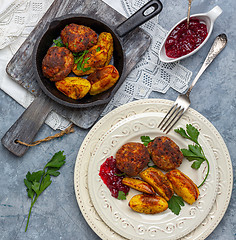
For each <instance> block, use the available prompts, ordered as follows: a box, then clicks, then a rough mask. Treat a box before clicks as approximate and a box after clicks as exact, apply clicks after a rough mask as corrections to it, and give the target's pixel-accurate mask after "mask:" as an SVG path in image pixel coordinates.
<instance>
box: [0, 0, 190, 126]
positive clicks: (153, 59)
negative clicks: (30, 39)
mask: <svg viewBox="0 0 236 240" xmlns="http://www.w3.org/2000/svg"><path fill="white" fill-rule="evenodd" d="M147 1H148V0H118V1H114V0H104V2H106V3H108V4H109V5H110V6H112V7H113V8H115V9H116V10H117V11H119V12H120V13H121V14H123V15H126V17H128V16H130V15H131V14H133V13H134V12H135V11H137V10H138V9H139V8H140V7H141V6H143V5H144V4H145V3H146V2H147ZM52 2H53V0H47V1H46V0H15V1H13V0H12V1H10V0H3V6H7V8H6V9H5V10H4V11H2V10H0V49H2V50H0V63H1V64H0V65H1V66H0V74H1V76H4V78H2V79H0V88H1V89H2V90H3V91H5V92H6V93H7V94H9V95H10V96H11V97H13V98H14V99H15V100H16V101H17V102H19V103H20V104H21V105H23V106H24V107H25V108H26V107H28V106H29V104H30V103H31V102H32V101H33V99H34V97H33V96H32V95H31V94H30V93H29V92H28V91H27V90H25V89H24V88H23V87H22V86H20V85H19V84H17V83H15V82H14V81H13V80H11V79H10V78H9V77H8V76H7V75H6V73H5V68H6V65H7V63H8V62H9V60H10V59H11V57H12V56H13V54H14V53H15V52H16V51H17V50H18V48H19V47H20V46H21V44H22V43H23V41H24V40H25V39H26V38H27V36H28V35H29V33H30V32H31V31H32V30H33V28H34V27H35V25H36V24H37V22H38V21H39V20H40V18H41V17H42V16H43V14H44V13H45V12H46V11H47V9H48V8H49V6H50V5H51V4H52ZM4 3H5V4H4ZM1 4H2V3H1ZM143 29H144V30H146V31H147V32H148V33H149V34H150V35H151V37H152V43H151V46H150V47H149V49H148V51H147V52H146V54H145V55H144V56H143V57H142V59H140V62H139V63H138V64H137V65H136V67H135V68H134V69H133V70H132V72H131V73H130V74H129V76H128V77H127V79H126V80H125V82H124V84H123V85H122V86H121V87H120V89H119V90H118V92H117V93H116V95H115V96H114V98H113V99H112V100H111V102H110V103H109V104H108V105H107V107H106V109H105V110H104V112H103V114H102V115H105V114H107V113H108V112H109V111H111V110H112V109H114V108H115V107H118V106H120V105H122V104H125V103H127V102H131V101H133V100H135V99H144V98H148V96H149V95H150V93H151V92H152V91H157V92H161V93H165V92H166V91H167V90H168V89H169V88H170V87H171V88H173V89H175V90H176V91H178V92H183V91H185V90H186V88H187V86H188V82H189V80H190V77H191V72H190V71H189V70H187V69H186V68H185V67H183V66H182V65H180V64H179V63H171V64H166V63H162V62H160V60H159V58H158V49H159V47H160V44H161V42H162V40H163V39H164V37H165V35H166V30H165V29H163V28H162V27H161V26H160V25H159V24H158V17H155V18H153V19H152V20H150V21H148V22H147V23H145V24H144V25H143ZM7 48H9V49H10V50H11V51H10V50H7ZM7 51H8V52H7ZM6 52H7V54H6ZM9 52H11V53H9ZM3 54H6V55H3ZM16 93H17V94H16ZM46 123H47V124H48V125H49V126H50V127H52V128H53V129H65V128H66V127H67V126H68V125H69V124H70V122H69V121H67V120H66V119H64V118H62V117H61V116H59V115H58V114H56V113H55V112H52V113H51V114H50V115H49V116H48V118H47V119H46Z"/></svg>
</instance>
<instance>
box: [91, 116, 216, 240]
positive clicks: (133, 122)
mask: <svg viewBox="0 0 236 240" xmlns="http://www.w3.org/2000/svg"><path fill="white" fill-rule="evenodd" d="M160 115H163V113H160V112H144V113H138V114H136V115H133V116H130V117H128V118H125V119H123V120H121V121H119V122H118V123H116V124H115V125H114V126H113V127H111V128H110V129H109V130H108V131H106V133H104V135H103V136H102V137H101V138H100V139H99V140H98V143H97V144H96V147H95V148H94V152H93V154H92V155H91V159H90V161H89V166H88V175H89V176H88V189H89V195H90V198H91V200H92V203H93V205H94V207H95V209H96V211H97V213H98V214H99V216H100V217H101V219H102V220H103V221H104V223H106V224H107V225H108V226H109V227H110V228H111V229H113V230H114V231H115V232H117V233H118V234H119V233H120V234H121V233H122V232H123V233H122V234H121V235H122V236H124V237H126V238H128V239H133V238H137V239H143V238H144V235H143V234H144V233H143V231H142V236H141V235H135V233H134V234H131V233H126V232H128V228H125V229H122V228H121V227H120V226H118V225H117V224H113V223H111V224H110V222H111V221H110V220H112V219H110V220H109V218H112V216H110V217H108V215H107V214H104V213H103V209H102V207H101V206H99V205H100V203H101V202H99V199H100V198H99V197H98V196H97V194H96V193H95V192H94V190H96V189H98V188H100V187H101V186H104V184H103V182H102V181H101V182H99V183H98V181H97V180H98V179H99V177H98V172H97V171H98V170H97V167H98V165H99V164H98V163H97V161H96V162H95V161H94V160H96V159H98V158H99V159H100V157H98V156H97V154H98V153H100V154H101V150H100V148H101V147H102V146H104V144H105V146H106V147H105V149H106V150H108V149H110V147H112V146H113V145H114V144H115V143H114V142H113V141H112V142H111V143H110V144H111V145H112V146H111V145H107V144H108V142H110V141H109V139H110V140H112V139H113V138H112V136H110V135H111V134H115V133H116V134H118V137H119V138H120V137H121V134H122V133H121V132H120V130H121V129H122V128H124V129H125V130H126V128H128V129H132V130H133V131H132V133H130V134H131V135H130V134H129V135H126V134H124V135H123V137H124V138H127V137H128V136H131V137H133V134H135V135H140V133H138V132H137V128H138V125H139V123H138V122H137V121H138V120H140V119H149V120H150V123H151V125H149V124H147V123H148V120H147V122H146V124H141V123H140V124H141V125H142V126H143V127H144V128H148V129H147V131H146V130H145V132H148V131H151V132H153V133H154V132H155V131H158V130H157V127H156V126H157V125H158V122H159V121H161V119H160V118H162V116H161V117H160ZM156 118H158V120H157V119H156ZM154 119H155V120H154ZM159 119H160V120H159ZM143 121H145V120H143ZM154 121H155V127H154V126H153V124H154ZM182 121H184V125H185V123H186V120H185V119H183V120H182ZM127 124H128V125H127ZM182 124H183V123H182ZM147 125H149V127H148V126H147ZM132 127H134V128H135V129H133V128H132ZM117 130H118V132H119V133H117ZM139 130H140V129H139ZM142 131H143V130H142ZM159 132H160V130H159ZM116 134H115V136H116ZM159 134H160V133H158V135H157V136H159ZM162 134H163V133H162ZM163 135H165V136H168V135H166V134H163ZM169 135H170V134H169ZM171 135H173V134H171ZM174 135H176V138H178V139H179V140H180V141H181V142H185V141H186V140H185V139H183V138H182V137H181V136H179V135H177V134H175V133H174ZM168 137H170V138H171V139H173V138H172V137H173V136H168ZM115 138H116V137H115ZM201 138H202V139H204V140H205V141H206V144H207V147H209V148H210V152H211V155H212V158H211V159H209V158H208V160H209V162H210V166H211V167H210V168H211V169H212V171H213V172H214V173H213V174H210V175H211V176H212V177H213V181H212V180H211V182H210V185H211V187H214V191H211V190H209V191H210V194H211V198H210V199H209V197H208V196H207V198H208V201H209V202H208V203H207V204H206V205H207V206H206V207H205V208H204V209H201V207H200V209H201V210H199V209H198V206H197V205H196V206H195V204H193V205H189V204H186V207H188V208H186V207H185V209H184V210H185V211H186V209H188V210H187V212H189V211H192V210H190V209H193V208H194V207H196V209H198V210H199V213H198V216H197V217H196V216H195V218H194V219H192V220H191V221H190V226H188V228H186V229H184V231H178V230H176V232H175V233H174V232H171V233H167V232H166V233H165V234H167V235H168V234H170V235H171V236H169V237H168V239H171V240H172V239H175V240H177V239H180V238H183V237H184V236H186V235H188V234H189V233H190V232H192V231H193V230H194V229H195V228H197V227H198V226H199V225H200V224H201V223H202V222H203V220H204V219H205V218H206V217H207V216H208V214H209V213H210V211H211V209H212V207H213V204H214V202H215V199H216V195H217V189H218V183H219V177H218V171H217V170H218V164H217V161H216V158H215V156H214V153H213V150H212V148H211V146H210V144H209V143H208V142H207V139H205V138H204V135H201ZM114 140H115V139H114ZM120 140H121V139H120ZM128 141H129V140H128ZM115 142H116V141H115ZM186 144H187V143H186ZM118 145H121V144H118ZM107 148H108V149H107ZM102 149H103V148H102ZM113 150H114V149H113ZM112 152H113V151H112ZM208 153H209V152H208ZM103 155H104V154H103ZM105 155H106V154H105ZM99 156H100V155H99ZM109 156H110V155H109ZM107 157H108V156H107ZM113 157H114V155H113ZM99 162H100V160H99ZM185 165H189V164H188V163H186V164H185ZM190 171H191V170H190ZM202 171H203V172H204V169H203V170H202ZM95 172H96V173H95ZM203 172H202V173H203ZM92 173H93V175H91V174H92ZM184 173H186V172H184ZM197 174H198V173H197ZM95 175H96V177H95ZM187 175H188V174H187ZM188 176H189V175H188ZM95 178H96V179H95ZM104 187H105V186H104ZM105 189H106V187H105ZM207 189H209V186H208V188H207ZM106 190H107V189H106ZM200 192H201V193H202V194H203V195H202V196H203V197H204V196H205V193H206V192H205V190H203V189H201V190H200ZM104 195H106V196H107V195H109V198H108V197H107V198H106V199H107V200H108V201H109V202H110V201H111V202H114V201H115V200H114V199H113V198H112V197H111V196H110V192H109V191H107V192H106V193H104ZM207 195H208V192H207ZM199 199H200V198H199ZM106 204H108V203H106ZM114 204H115V203H114ZM115 205H116V204H115ZM204 205H205V204H204ZM108 209H110V208H106V209H104V212H105V211H106V213H107V210H108ZM117 211H118V209H117V205H116V206H115V210H114V209H113V207H112V212H113V214H115V213H117ZM201 211H203V213H200V212H201ZM108 212H109V211H108ZM185 214H186V212H185ZM199 214H200V215H199ZM202 214H203V216H202ZM115 215H116V214H115ZM113 217H114V216H113ZM157 217H158V216H157ZM175 217H176V218H177V219H175V220H173V221H174V222H173V223H172V222H169V221H168V222H166V224H172V225H173V224H174V225H175V226H176V225H178V224H180V222H178V221H180V220H179V219H178V218H180V219H181V218H182V219H183V218H188V217H190V216H189V215H186V216H184V215H181V214H180V215H178V216H175ZM199 218H200V219H201V221H200V222H199ZM122 219H123V220H124V219H125V220H127V221H128V223H130V224H132V226H133V227H134V226H136V227H138V226H137V225H136V224H140V222H139V223H138V222H137V221H136V220H135V219H133V218H132V217H129V216H128V214H124V215H123V216H122ZM176 221H177V222H176ZM185 223H187V222H185ZM193 223H194V224H193ZM150 224H151V223H147V222H146V223H142V225H144V226H146V227H147V228H152V227H157V226H158V227H159V224H158V225H156V224H154V225H150ZM128 225H129V224H128ZM162 225H163V223H162V224H161V226H162ZM188 225H189V222H188ZM161 226H160V228H161V229H162V230H164V229H163V226H162V227H161ZM115 229H116V230H115ZM131 229H132V228H131ZM145 234H146V235H147V233H145ZM165 234H164V235H165ZM173 234H174V235H175V236H174V237H173ZM164 235H162V236H161V239H165V240H166V239H167V237H166V236H164ZM176 235H177V236H176ZM145 239H147V236H145ZM148 239H155V237H152V238H148Z"/></svg>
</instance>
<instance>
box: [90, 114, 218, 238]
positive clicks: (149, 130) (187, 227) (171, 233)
mask: <svg viewBox="0 0 236 240" xmlns="http://www.w3.org/2000/svg"><path fill="white" fill-rule="evenodd" d="M161 120H162V114H160V113H155V112H148V113H141V114H137V115H135V116H131V117H129V118H126V119H124V120H122V121H120V122H119V123H117V124H116V125H115V126H113V127H112V128H111V129H110V130H109V131H107V132H106V133H105V134H104V136H103V137H102V138H101V139H99V141H98V144H97V145H96V148H95V149H94V152H93V154H92V157H91V160H90V163H89V169H88V187H89V193H90V196H91V199H92V202H93V205H94V207H95V209H96V210H97V212H98V214H99V215H100V217H101V218H102V219H103V221H104V222H105V223H106V224H107V225H108V226H109V227H111V228H112V229H113V230H114V231H116V232H117V233H118V234H120V235H122V236H124V237H126V238H128V239H157V238H158V239H159V240H163V239H164V240H168V239H171V240H174V239H178V238H180V237H183V236H185V235H186V234H188V233H189V232H191V231H192V230H194V229H195V228H196V227H197V226H198V225H199V224H200V223H201V222H202V221H203V220H204V219H205V217H206V216H207V215H208V213H209V211H210V210H211V208H212V205H213V203H214V201H215V197H216V189H217V186H218V178H217V173H218V171H217V162H216V159H215V156H214V153H213V151H212V150H211V148H210V145H209V143H208V142H207V139H205V138H204V134H200V136H199V143H200V144H201V145H202V146H203V148H204V153H205V154H206V157H207V158H208V160H209V163H210V167H211V171H210V174H209V176H208V179H207V182H206V183H205V184H204V186H203V187H201V188H200V189H199V190H200V196H199V199H198V201H197V202H195V203H194V204H193V205H188V204H185V207H183V208H182V210H181V212H180V214H179V215H178V216H177V215H175V214H173V213H172V212H171V211H170V210H169V209H168V210H166V211H164V212H162V213H159V214H154V215H147V214H141V213H137V212H134V211H132V210H131V209H130V208H129V206H128V202H129V200H130V199H131V198H132V197H133V196H134V195H137V194H139V193H140V192H138V191H135V190H133V191H130V193H129V195H128V197H127V200H125V201H121V200H118V199H116V198H114V197H112V196H111V193H110V191H109V189H108V188H107V186H106V185H105V184H104V183H103V181H102V180H101V178H100V176H99V169H100V166H101V165H102V163H103V162H104V161H105V160H106V159H107V158H108V157H110V156H114V157H115V154H116V152H117V150H118V149H119V148H120V147H121V146H122V145H123V144H125V143H127V142H141V141H140V137H141V136H143V135H145V136H150V137H151V139H153V138H155V137H157V136H163V135H164V134H163V133H162V132H161V131H160V130H159V129H158V128H157V126H158V124H159V123H160V121H161ZM187 123H188V122H186V120H184V119H183V120H181V121H180V123H179V126H181V127H183V128H185V126H186V124H187ZM168 137H170V138H171V139H172V140H173V141H174V142H175V143H176V144H177V145H178V146H179V147H180V148H187V146H188V144H191V142H190V141H188V140H186V139H184V138H182V137H181V136H180V135H179V134H177V133H175V132H174V131H171V132H170V133H169V134H168ZM191 164H192V163H191V162H189V161H188V160H186V159H185V160H184V161H183V163H182V164H181V166H180V168H179V169H180V170H181V171H182V172H183V173H185V174H186V175H187V176H189V177H190V178H191V179H192V180H193V181H194V182H195V183H196V184H197V185H200V183H201V182H202V180H203V179H204V177H205V175H206V166H202V167H201V168H200V169H199V170H194V169H192V168H191Z"/></svg>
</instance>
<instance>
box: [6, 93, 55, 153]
mask: <svg viewBox="0 0 236 240" xmlns="http://www.w3.org/2000/svg"><path fill="white" fill-rule="evenodd" d="M52 105H53V102H52V100H51V99H49V98H48V97H46V95H44V94H41V95H40V96H38V97H36V98H35V100H34V101H33V102H32V103H31V104H30V106H29V107H28V108H27V109H26V110H25V111H24V112H23V114H22V115H21V116H20V117H19V118H18V120H17V121H16V122H15V123H14V124H13V125H12V126H11V127H10V129H9V130H8V131H7V132H6V133H5V135H4V136H3V138H2V144H3V146H4V147H6V148H7V149H8V150H9V151H10V152H12V153H13V154H15V155H16V156H18V157H21V156H23V155H24V153H25V152H26V151H27V150H28V148H29V147H27V146H25V145H22V144H20V143H17V140H20V141H22V142H26V143H32V141H33V140H34V138H35V136H36V134H37V132H38V131H39V129H40V127H41V126H42V125H43V123H44V121H45V119H46V117H47V115H48V114H49V113H50V112H51V110H52Z"/></svg>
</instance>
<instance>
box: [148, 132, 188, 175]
mask: <svg viewBox="0 0 236 240" xmlns="http://www.w3.org/2000/svg"><path fill="white" fill-rule="evenodd" d="M147 148H148V151H149V153H150V155H151V159H152V161H153V162H154V164H155V165H156V166H157V167H158V168H160V169H162V170H164V171H169V170H172V169H175V168H177V167H179V166H180V164H181V163H182V160H183V157H184V156H183V154H182V152H181V151H180V149H179V147H178V145H176V143H175V142H174V141H172V140H171V139H170V138H168V137H164V136H163V137H156V138H155V139H154V141H153V142H150V143H149V144H148V146H147Z"/></svg>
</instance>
